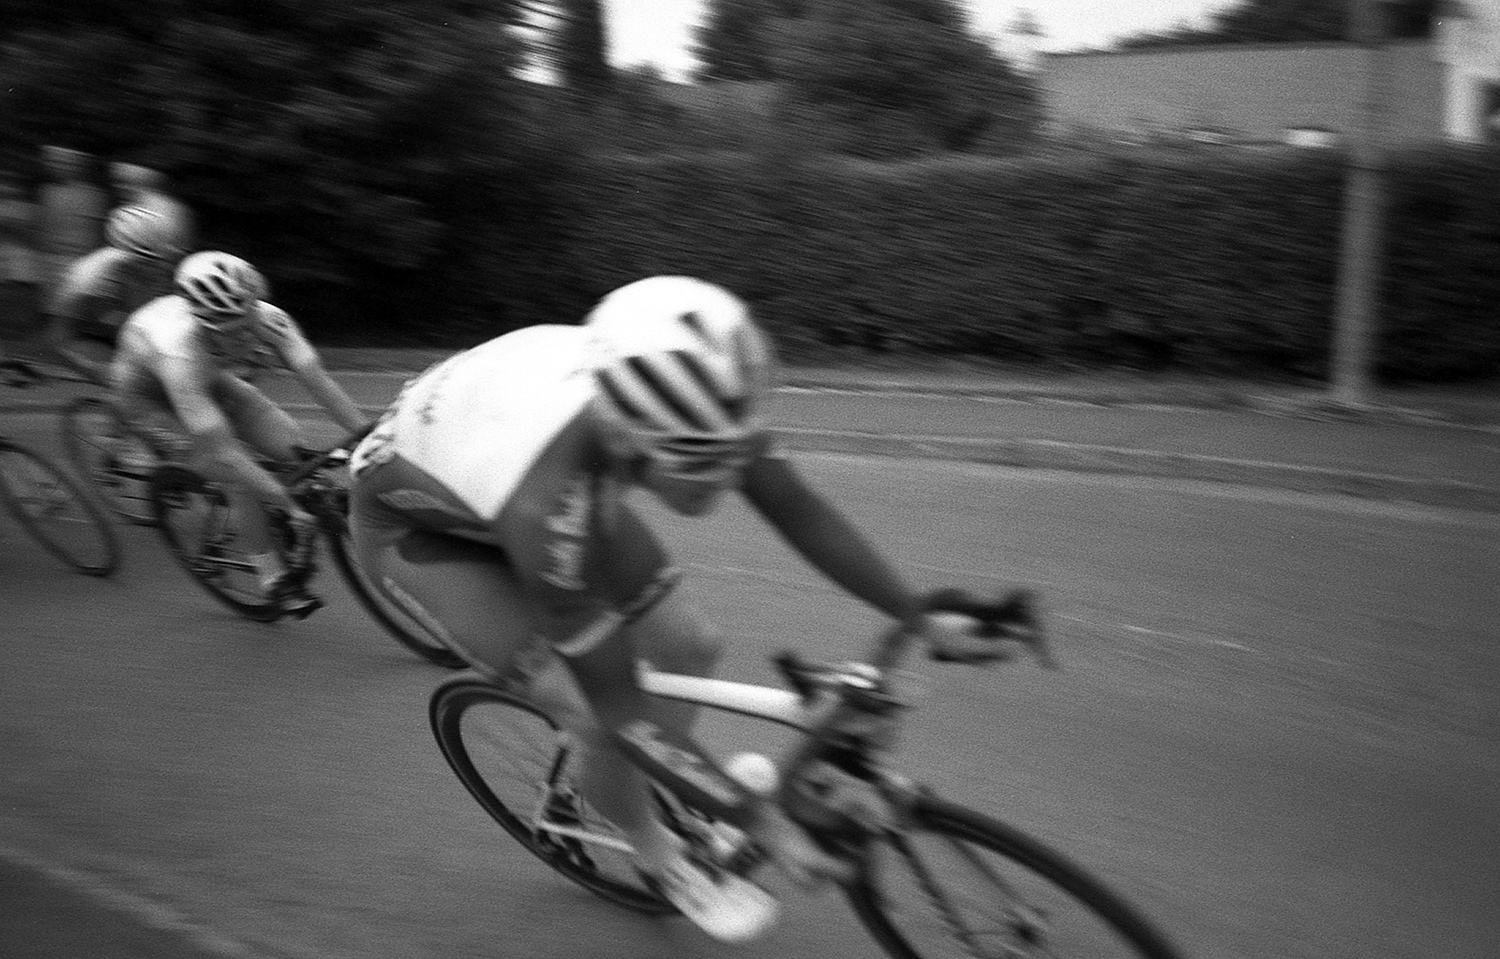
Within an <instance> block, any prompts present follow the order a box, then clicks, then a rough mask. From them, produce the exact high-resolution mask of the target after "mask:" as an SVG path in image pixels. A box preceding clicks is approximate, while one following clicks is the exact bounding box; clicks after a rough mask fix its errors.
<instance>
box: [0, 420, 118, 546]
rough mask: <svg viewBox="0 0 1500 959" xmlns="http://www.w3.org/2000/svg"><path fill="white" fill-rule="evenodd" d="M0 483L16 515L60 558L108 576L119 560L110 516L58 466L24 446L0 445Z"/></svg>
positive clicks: (17, 518)
mask: <svg viewBox="0 0 1500 959" xmlns="http://www.w3.org/2000/svg"><path fill="white" fill-rule="evenodd" d="M0 485H3V490H0V492H3V496H4V499H5V501H6V504H7V506H8V507H9V508H10V510H11V512H12V513H13V514H14V516H15V518H16V520H17V521H18V522H19V523H20V524H21V525H22V526H23V527H25V528H26V529H27V530H28V531H29V532H30V533H31V534H32V535H33V536H35V537H36V538H37V539H38V541H40V542H41V543H42V545H44V546H45V547H46V548H47V549H48V550H49V551H50V552H52V553H53V554H54V555H55V556H56V557H57V558H58V559H60V560H62V561H63V562H65V563H67V564H69V565H70V566H73V567H74V568H75V569H77V570H79V571H80V572H84V573H90V574H93V575H103V574H106V573H108V572H110V571H112V570H113V569H114V567H115V565H116V563H117V562H118V560H119V555H118V546H117V544H116V543H115V539H114V534H113V531H112V530H110V528H109V525H108V523H107V521H106V520H105V519H104V517H103V515H101V514H100V513H99V512H98V511H97V510H95V509H94V508H93V507H92V505H91V504H90V503H89V502H88V501H87V500H86V499H85V498H84V494H83V491H82V490H81V489H78V488H76V487H75V486H74V484H73V483H72V481H70V480H69V479H68V478H67V476H66V475H64V474H63V473H61V472H60V471H59V470H58V468H57V467H55V466H53V465H52V464H51V463H49V462H47V461H46V460H45V459H43V458H42V457H40V456H39V455H37V454H35V453H33V452H30V451H28V450H26V449H24V448H21V447H14V446H5V447H3V448H0Z"/></svg>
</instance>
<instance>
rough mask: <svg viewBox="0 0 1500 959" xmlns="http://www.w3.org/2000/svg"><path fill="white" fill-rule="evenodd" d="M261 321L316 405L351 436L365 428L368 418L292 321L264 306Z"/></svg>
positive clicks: (284, 312) (271, 307)
mask: <svg viewBox="0 0 1500 959" xmlns="http://www.w3.org/2000/svg"><path fill="white" fill-rule="evenodd" d="M264 309H265V313H264V316H263V322H264V323H265V325H266V334H267V335H268V336H269V337H270V338H271V339H272V341H273V343H274V345H275V349H276V351H277V353H278V354H280V356H281V361H282V362H283V363H284V364H286V368H287V369H288V370H291V371H292V373H293V374H295V375H296V377H297V379H298V380H300V381H301V382H302V385H303V387H304V388H305V389H306V390H307V391H308V392H309V393H311V394H312V396H313V399H314V400H316V401H317V403H318V405H319V406H321V407H322V408H323V410H324V411H325V412H326V413H327V414H328V415H329V416H331V417H333V419H334V422H336V423H338V424H339V425H340V426H342V427H343V428H344V429H346V430H348V431H349V432H351V433H353V432H355V431H356V430H359V429H360V428H362V427H364V426H365V425H366V424H367V422H368V420H369V417H367V416H365V414H364V412H363V411H362V410H361V409H360V408H359V407H358V406H357V405H356V404H355V402H354V400H353V399H352V398H350V396H349V394H348V393H347V392H345V390H344V388H343V387H342V386H339V385H338V383H336V382H335V381H334V379H333V377H331V376H329V375H328V370H327V369H325V368H324V366H323V360H322V358H321V357H319V356H318V351H317V350H315V349H313V347H312V344H311V343H309V342H308V341H307V337H306V336H304V335H303V334H302V331H301V329H299V328H298V326H297V324H296V322H295V321H293V320H292V318H291V317H290V316H289V315H287V313H286V311H285V310H282V309H280V308H279V307H274V306H270V305H269V304H267V305H266V307H265V308H264Z"/></svg>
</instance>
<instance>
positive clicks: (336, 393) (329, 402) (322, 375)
mask: <svg viewBox="0 0 1500 959" xmlns="http://www.w3.org/2000/svg"><path fill="white" fill-rule="evenodd" d="M292 372H293V373H295V374H296V375H297V378H298V379H299V380H301V381H302V385H303V386H305V387H306V388H307V391H308V392H309V393H311V394H312V395H313V399H315V400H316V401H317V403H318V405H319V406H321V407H322V408H323V409H324V410H325V411H326V412H327V413H328V415H329V416H331V417H333V419H334V422H336V423H338V424H339V425H340V426H342V427H343V428H344V429H346V430H348V431H349V432H351V433H353V432H355V431H356V430H359V429H361V428H363V427H364V426H365V425H366V424H367V423H368V422H369V417H368V416H366V415H365V413H364V411H363V410H361V409H360V408H359V406H357V405H356V404H355V402H354V400H353V399H352V398H351V397H350V396H349V394H348V393H347V392H346V391H345V390H344V388H343V387H342V386H339V384H338V383H337V382H336V381H335V380H334V378H333V377H331V376H329V375H328V371H327V370H326V369H324V368H323V364H322V362H321V361H319V360H318V359H317V357H316V356H315V357H313V359H312V361H311V362H310V363H306V364H304V365H302V366H298V367H293V368H292Z"/></svg>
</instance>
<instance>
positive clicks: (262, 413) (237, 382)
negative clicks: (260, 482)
mask: <svg viewBox="0 0 1500 959" xmlns="http://www.w3.org/2000/svg"><path fill="white" fill-rule="evenodd" d="M214 399H215V400H217V401H218V403H219V407H220V409H222V410H223V411H224V415H225V416H226V417H227V418H228V419H229V423H230V426H231V427H233V429H234V433H235V436H236V437H238V438H239V439H240V441H241V442H243V443H244V444H245V445H246V446H248V447H250V449H251V450H253V451H254V452H255V453H256V454H258V455H259V456H261V457H262V458H264V459H268V460H272V461H274V462H277V463H291V462H293V461H295V460H296V458H297V452H296V447H297V446H298V445H299V444H301V443H302V442H303V432H302V427H301V426H300V425H298V423H297V421H296V420H294V419H293V418H292V417H291V415H290V414H289V413H287V412H286V411H285V410H283V409H282V408H281V407H279V406H277V405H276V404H275V403H273V402H271V400H270V399H269V398H268V397H267V396H266V395H265V394H264V393H262V392H261V391H260V390H258V389H256V388H255V387H253V386H251V385H250V384H249V383H246V382H245V381H244V380H242V379H240V378H239V377H236V376H229V375H221V376H220V377H219V378H218V379H217V380H216V381H215V382H214ZM225 494H226V496H227V497H228V499H229V503H230V506H231V508H232V509H233V510H234V512H235V516H236V517H237V518H238V521H239V540H240V544H241V546H242V548H243V549H244V551H245V553H246V554H247V555H248V556H249V557H250V559H251V561H252V562H253V563H255V564H256V566H257V567H259V568H260V571H261V579H262V581H263V582H264V583H265V585H266V586H267V587H269V586H270V585H271V584H272V583H273V582H275V580H276V579H277V578H278V577H279V576H280V575H281V573H283V572H284V571H285V570H284V569H283V568H282V563H281V560H280V558H279V556H278V555H277V553H276V549H275V547H274V545H273V540H272V537H271V523H270V517H269V516H268V514H267V512H266V507H265V504H264V503H262V502H261V501H260V499H259V497H257V496H255V495H254V494H252V493H251V492H250V491H248V490H246V489H244V488H243V487H241V486H240V484H238V483H231V484H228V487H227V489H226V490H225Z"/></svg>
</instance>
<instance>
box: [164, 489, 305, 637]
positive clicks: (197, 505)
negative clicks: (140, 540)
mask: <svg viewBox="0 0 1500 959" xmlns="http://www.w3.org/2000/svg"><path fill="white" fill-rule="evenodd" d="M150 498H151V505H152V510H153V515H154V517H155V524H154V525H155V526H156V531H157V533H159V534H160V535H161V538H162V540H163V541H164V542H165V543H166V545H167V550H168V552H170V553H171V554H172V557H173V558H174V559H175V560H176V561H177V564H178V565H179V566H181V567H182V569H183V570H184V571H185V572H186V573H187V574H188V575H189V576H190V577H192V579H193V582H195V583H197V584H198V585H199V586H200V587H202V588H203V590H204V591H205V592H207V593H208V594H209V595H210V596H212V597H213V598H214V599H216V600H218V601H219V602H220V603H222V604H223V605H225V606H227V607H228V608H230V609H232V610H233V611H234V612H236V613H238V614H239V615H241V616H243V617H245V618H246V619H250V620H254V621H256V622H262V623H266V622H271V621H273V620H275V619H277V618H278V617H279V616H280V609H279V608H278V607H277V605H276V604H275V603H272V602H270V601H269V600H268V599H266V598H265V597H264V596H263V595H261V590H260V586H259V581H258V576H259V574H258V573H256V572H255V571H254V570H253V569H250V568H246V566H245V565H244V564H240V563H237V562H236V560H235V559H234V550H233V549H232V543H233V540H234V527H233V510H231V509H230V506H229V501H228V500H227V499H226V498H225V496H224V492H223V490H221V489H220V488H219V487H218V485H217V484H215V483H212V482H210V481H209V480H207V479H205V478H204V477H203V476H201V475H199V474H198V473H195V472H194V471H192V470H190V469H188V468H187V467H185V466H177V465H170V464H169V465H167V466H162V467H159V468H158V469H157V470H156V471H155V472H154V473H153V474H152V475H151V484H150ZM231 574H233V575H234V576H235V578H233V579H231V578H230V577H231ZM240 576H243V577H244V578H245V579H246V580H254V581H255V587H254V589H253V590H252V589H241V588H240V587H239V586H238V583H239V582H240V579H239V577H240Z"/></svg>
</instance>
